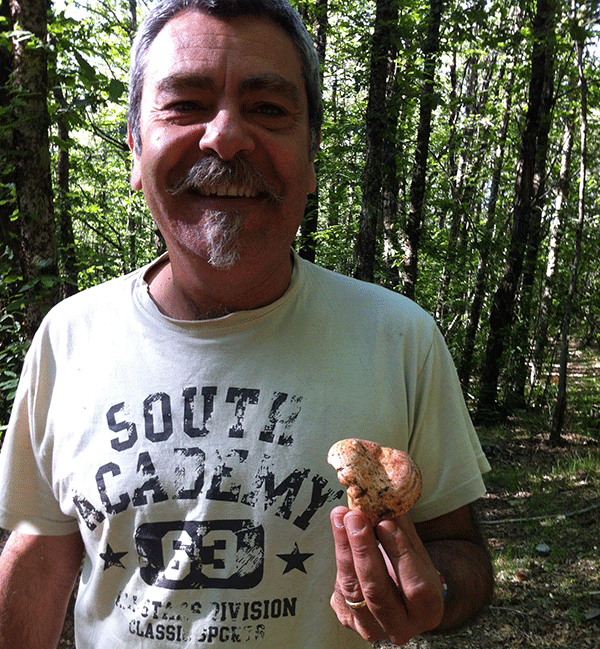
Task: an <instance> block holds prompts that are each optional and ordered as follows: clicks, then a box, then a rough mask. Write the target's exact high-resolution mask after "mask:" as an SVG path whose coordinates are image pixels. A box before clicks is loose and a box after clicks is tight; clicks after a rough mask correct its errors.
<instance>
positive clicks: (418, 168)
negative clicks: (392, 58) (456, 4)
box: [402, 0, 443, 299]
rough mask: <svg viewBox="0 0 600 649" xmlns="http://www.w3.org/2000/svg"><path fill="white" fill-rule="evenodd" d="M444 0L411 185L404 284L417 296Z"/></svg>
mask: <svg viewBox="0 0 600 649" xmlns="http://www.w3.org/2000/svg"><path fill="white" fill-rule="evenodd" d="M442 10H443V0H431V4H430V7H429V21H428V27H427V38H426V40H425V46H424V48H423V56H424V62H423V84H422V86H421V100H420V107H419V127H418V129H417V144H416V149H415V161H414V164H413V170H412V179H411V184H410V204H409V209H408V219H407V223H406V241H405V251H404V285H403V288H402V292H403V293H404V295H406V296H407V297H409V298H411V299H414V297H415V288H416V284H417V264H418V256H419V242H420V239H421V229H422V227H423V202H424V199H425V180H426V175H427V158H428V155H429V138H430V135H431V114H432V112H433V101H434V86H435V68H436V55H437V52H438V49H439V41H440V23H441V20H442Z"/></svg>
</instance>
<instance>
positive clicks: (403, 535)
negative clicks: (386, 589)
mask: <svg viewBox="0 0 600 649" xmlns="http://www.w3.org/2000/svg"><path fill="white" fill-rule="evenodd" d="M377 537H378V539H379V540H380V542H381V545H382V547H383V549H384V551H385V553H386V554H387V556H388V557H389V562H390V564H391V565H392V567H393V570H394V572H395V575H396V579H397V583H398V587H399V590H400V592H401V594H402V599H403V602H404V606H405V608H406V613H407V617H408V619H409V620H410V621H413V622H418V623H419V624H421V623H422V621H423V620H425V619H427V620H428V624H429V627H430V628H435V627H436V626H437V625H438V624H439V622H440V621H441V618H442V615H443V612H444V601H443V595H442V584H441V580H440V578H439V574H438V572H437V570H436V568H435V566H434V565H433V562H432V561H431V558H430V557H429V554H428V553H427V550H426V549H425V547H424V545H423V543H422V542H421V539H420V538H419V535H418V534H417V532H416V529H415V527H414V525H413V523H412V521H411V520H410V518H409V517H408V516H403V517H401V518H399V519H398V520H397V521H383V522H382V523H380V524H379V525H378V526H377ZM423 630H424V629H423V628H421V631H423Z"/></svg>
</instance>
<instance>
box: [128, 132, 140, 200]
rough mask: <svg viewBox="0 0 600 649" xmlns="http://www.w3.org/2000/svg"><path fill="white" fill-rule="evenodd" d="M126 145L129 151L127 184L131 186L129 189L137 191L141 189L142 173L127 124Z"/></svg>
mask: <svg viewBox="0 0 600 649" xmlns="http://www.w3.org/2000/svg"><path fill="white" fill-rule="evenodd" d="M127 144H129V149H130V151H131V178H130V180H129V184H130V185H131V189H133V190H135V191H138V190H140V189H142V172H141V169H140V158H139V156H138V154H137V153H136V152H135V147H134V145H133V136H132V135H131V129H130V128H129V124H127Z"/></svg>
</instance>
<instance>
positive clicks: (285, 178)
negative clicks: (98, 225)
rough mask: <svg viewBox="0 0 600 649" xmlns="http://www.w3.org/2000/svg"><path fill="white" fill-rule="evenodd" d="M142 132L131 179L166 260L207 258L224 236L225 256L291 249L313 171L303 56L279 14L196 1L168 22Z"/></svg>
mask: <svg viewBox="0 0 600 649" xmlns="http://www.w3.org/2000/svg"><path fill="white" fill-rule="evenodd" d="M141 141H142V148H141V152H140V153H139V154H135V153H134V163H133V170H132V180H131V182H132V187H133V188H134V189H143V191H144V195H145V198H146V201H147V203H148V206H149V208H150V211H151V212H152V214H153V216H154V218H155V220H156V222H157V225H158V227H159V228H160V230H161V231H162V233H163V236H164V237H165V240H166V242H167V246H168V248H169V253H170V257H171V262H172V263H175V262H176V260H177V258H180V257H181V256H183V257H185V258H186V259H187V260H188V261H189V260H190V259H192V260H195V262H194V263H196V262H198V261H199V260H204V261H208V260H209V259H210V257H211V255H212V256H214V255H215V252H214V248H215V245H217V246H218V245H220V244H221V243H223V244H224V249H225V258H226V259H229V262H227V264H229V263H230V262H231V263H239V262H240V261H241V262H242V263H243V262H244V261H252V260H257V259H258V260H260V259H264V256H265V255H270V256H271V257H273V259H279V260H283V259H284V258H285V257H286V256H288V255H289V247H290V245H291V243H292V241H293V238H294V236H295V234H296V232H297V229H298V226H299V224H300V221H301V220H302V215H303V212H304V205H305V202H306V195H307V194H308V193H310V192H312V191H314V189H315V176H314V168H313V164H312V161H311V160H310V159H309V127H308V109H307V100H306V92H305V89H304V82H303V79H302V72H301V67H300V61H299V57H298V54H297V52H296V49H295V47H294V45H293V43H292V41H291V40H290V39H289V37H288V36H287V34H285V32H284V31H283V30H282V29H280V28H279V27H278V26H277V25H275V24H274V23H271V22H270V21H267V20H258V19H255V18H252V17H241V18H237V19H235V20H232V21H227V22H225V21H222V20H220V19H217V18H213V17H211V16H207V15H204V14H201V13H197V12H185V13H181V14H178V15H177V16H175V17H174V18H173V19H172V20H171V21H169V22H168V23H167V25H166V26H165V27H164V28H163V29H162V31H161V32H160V33H159V34H158V35H157V37H156V39H155V40H154V42H153V43H152V45H151V47H150V50H149V52H148V65H147V69H146V75H145V80H144V88H143V93H142V104H141ZM207 163H208V164H209V165H210V166H211V168H210V169H208V170H207V169H205V168H204V167H202V168H200V170H197V171H195V172H194V167H195V165H197V164H200V165H204V164H207ZM244 163H246V164H244ZM229 164H234V168H233V169H228V168H224V169H223V167H227V166H228V165H229ZM190 172H191V176H192V177H191V178H190ZM207 181H208V182H207ZM228 230H232V231H233V234H231V235H229V237H228V235H226V234H224V232H226V231H228ZM231 249H233V250H234V252H236V251H237V253H239V259H238V257H237V256H236V255H235V254H234V255H233V257H231V256H230V257H227V255H228V254H230V253H231ZM288 258H289V257H288ZM219 264H220V262H219V261H218V260H217V261H216V262H215V263H213V265H217V266H219ZM221 265H223V266H225V265H226V264H225V263H224V264H221Z"/></svg>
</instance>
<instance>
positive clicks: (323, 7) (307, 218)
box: [298, 0, 329, 262]
mask: <svg viewBox="0 0 600 649" xmlns="http://www.w3.org/2000/svg"><path fill="white" fill-rule="evenodd" d="M327 2H328V0H316V3H315V7H314V14H315V15H314V19H315V22H316V28H315V46H316V48H317V54H318V55H319V60H320V61H321V81H323V69H324V62H325V54H326V51H327V30H328V29H329V22H328V13H327V10H328V8H327ZM315 173H316V176H317V188H316V189H315V191H314V192H313V193H312V194H310V195H309V196H308V198H307V200H306V208H305V209H304V218H303V220H302V225H301V227H300V241H299V249H298V253H299V255H300V256H301V257H303V258H304V259H307V260H308V261H311V262H314V261H315V257H316V252H317V242H316V237H315V235H316V234H317V229H318V225H319V161H318V160H315Z"/></svg>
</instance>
